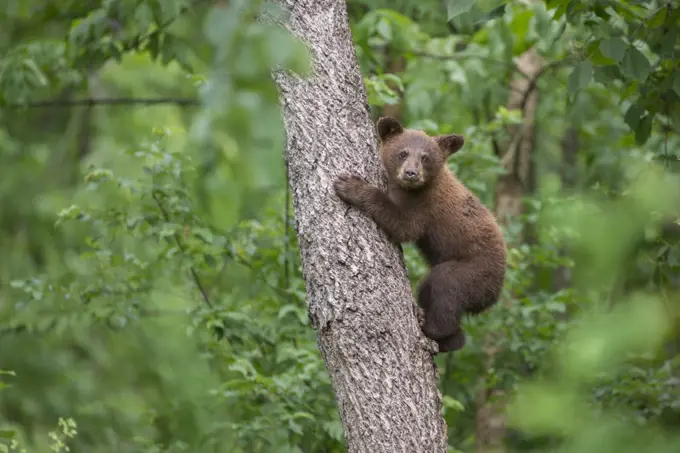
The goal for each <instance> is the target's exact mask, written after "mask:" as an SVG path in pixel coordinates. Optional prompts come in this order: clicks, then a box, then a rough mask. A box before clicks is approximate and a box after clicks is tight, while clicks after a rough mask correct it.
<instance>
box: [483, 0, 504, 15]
mask: <svg viewBox="0 0 680 453" xmlns="http://www.w3.org/2000/svg"><path fill="white" fill-rule="evenodd" d="M505 3H507V0H477V2H476V4H477V7H478V8H479V9H480V10H482V11H483V12H485V13H488V12H490V11H492V10H494V9H496V8H498V7H499V6H501V5H504V4H505Z"/></svg>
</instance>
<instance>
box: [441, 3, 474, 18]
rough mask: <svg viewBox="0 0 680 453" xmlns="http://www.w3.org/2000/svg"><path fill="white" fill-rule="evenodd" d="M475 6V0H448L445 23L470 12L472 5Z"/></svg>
mask: <svg viewBox="0 0 680 453" xmlns="http://www.w3.org/2000/svg"><path fill="white" fill-rule="evenodd" d="M474 4H475V0H449V5H448V8H447V9H446V11H447V19H446V20H447V21H450V20H451V19H454V18H456V17H458V16H460V15H461V14H465V13H467V12H468V11H470V8H472V5H474Z"/></svg>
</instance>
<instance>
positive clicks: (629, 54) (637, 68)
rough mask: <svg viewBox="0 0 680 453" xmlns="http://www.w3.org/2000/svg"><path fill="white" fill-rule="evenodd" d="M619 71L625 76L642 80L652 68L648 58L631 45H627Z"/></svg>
mask: <svg viewBox="0 0 680 453" xmlns="http://www.w3.org/2000/svg"><path fill="white" fill-rule="evenodd" d="M620 67H621V72H623V74H624V75H625V76H626V77H629V78H631V79H634V80H639V81H641V82H642V81H644V80H645V79H646V78H647V76H648V75H649V73H650V72H651V70H652V66H651V65H650V64H649V60H648V59H647V57H645V55H644V54H643V53H642V52H640V51H639V50H637V49H636V48H635V47H633V46H628V49H627V50H626V54H625V55H624V57H623V60H622V61H621V63H620Z"/></svg>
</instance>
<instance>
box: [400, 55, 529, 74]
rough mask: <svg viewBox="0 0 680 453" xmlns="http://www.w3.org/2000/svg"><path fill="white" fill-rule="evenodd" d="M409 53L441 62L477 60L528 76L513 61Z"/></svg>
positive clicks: (473, 56)
mask: <svg viewBox="0 0 680 453" xmlns="http://www.w3.org/2000/svg"><path fill="white" fill-rule="evenodd" d="M409 53H412V54H413V55H415V56H417V57H423V58H430V59H433V60H443V61H447V60H448V61H461V60H470V59H477V60H482V61H486V62H488V63H496V64H501V65H504V66H509V67H510V68H512V69H513V70H514V71H516V72H518V73H519V74H521V75H522V76H523V77H524V78H527V79H528V78H529V75H528V74H526V73H525V72H524V71H522V70H521V69H520V68H519V67H518V66H517V64H515V62H514V61H507V60H499V59H497V58H492V57H485V56H483V55H475V54H470V53H458V54H454V55H437V54H432V53H428V52H421V51H409Z"/></svg>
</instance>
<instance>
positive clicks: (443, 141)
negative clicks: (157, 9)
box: [434, 134, 465, 157]
mask: <svg viewBox="0 0 680 453" xmlns="http://www.w3.org/2000/svg"><path fill="white" fill-rule="evenodd" d="M434 140H435V141H436V142H437V144H438V145H439V147H440V148H441V149H442V150H443V151H444V152H445V153H446V156H447V157H448V156H450V155H451V154H453V153H455V152H456V151H458V150H459V149H461V148H462V147H463V145H464V144H465V139H464V138H463V136H462V135H458V134H449V135H440V136H438V137H435V138H434Z"/></svg>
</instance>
